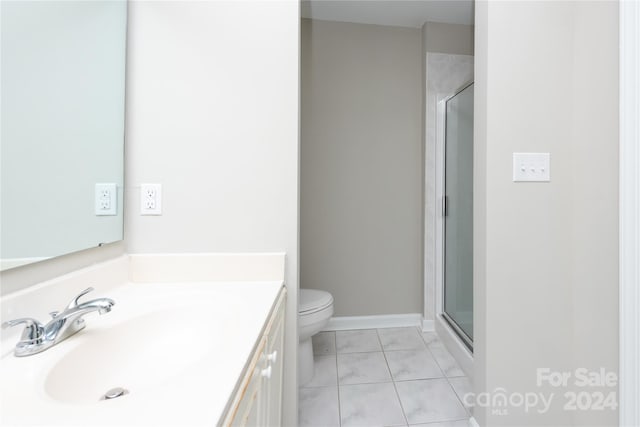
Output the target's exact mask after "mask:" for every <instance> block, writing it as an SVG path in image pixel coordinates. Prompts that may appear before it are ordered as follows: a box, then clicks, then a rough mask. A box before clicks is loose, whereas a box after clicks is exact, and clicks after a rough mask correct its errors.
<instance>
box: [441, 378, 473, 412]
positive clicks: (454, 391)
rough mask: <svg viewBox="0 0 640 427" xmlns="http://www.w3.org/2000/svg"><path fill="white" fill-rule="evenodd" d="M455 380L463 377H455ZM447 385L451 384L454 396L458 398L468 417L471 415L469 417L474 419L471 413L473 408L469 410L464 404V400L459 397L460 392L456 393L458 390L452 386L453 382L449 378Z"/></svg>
mask: <svg viewBox="0 0 640 427" xmlns="http://www.w3.org/2000/svg"><path fill="white" fill-rule="evenodd" d="M454 378H462V377H454ZM447 383H448V384H449V387H451V390H453V394H455V395H456V398H457V399H458V401H459V402H460V404H461V405H462V407H463V408H464V410H465V411H466V412H467V415H469V417H472V416H473V414H472V413H471V408H467V405H465V404H464V402H463V401H462V398H461V397H460V396H458V392H457V391H456V388H455V387H454V386H453V384H451V381H449V378H447ZM472 393H473V392H472Z"/></svg>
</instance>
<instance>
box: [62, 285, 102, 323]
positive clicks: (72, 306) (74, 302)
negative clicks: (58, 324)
mask: <svg viewBox="0 0 640 427" xmlns="http://www.w3.org/2000/svg"><path fill="white" fill-rule="evenodd" d="M93 290H94V289H93V287H91V286H89V287H88V288H87V289H85V290H84V291H82V292H80V293H79V294H78V295H77V296H76V297H75V298H73V299H72V300H71V302H70V303H69V304H68V305H67V310H71V309H72V308H74V307H77V306H78V300H79V299H80V298H82V297H83V296H85V295H86V294H88V293H89V292H91V291H93ZM54 317H55V316H54Z"/></svg>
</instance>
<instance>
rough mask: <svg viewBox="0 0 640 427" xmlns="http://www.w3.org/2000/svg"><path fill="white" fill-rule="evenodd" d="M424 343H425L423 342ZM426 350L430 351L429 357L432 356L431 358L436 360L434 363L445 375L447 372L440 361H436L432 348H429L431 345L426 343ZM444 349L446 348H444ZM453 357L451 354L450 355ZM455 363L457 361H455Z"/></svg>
mask: <svg viewBox="0 0 640 427" xmlns="http://www.w3.org/2000/svg"><path fill="white" fill-rule="evenodd" d="M425 344H426V343H425ZM427 350H429V353H431V357H433V360H435V361H436V364H437V365H438V368H440V370H441V371H442V373H443V374H444V375H445V377H446V376H447V373H446V372H445V370H444V368H443V367H442V365H441V364H440V362H439V361H438V358H437V357H436V355H435V354H433V350H431V346H430V345H428V344H427ZM445 350H446V349H445ZM452 357H453V356H452ZM456 363H457V362H456Z"/></svg>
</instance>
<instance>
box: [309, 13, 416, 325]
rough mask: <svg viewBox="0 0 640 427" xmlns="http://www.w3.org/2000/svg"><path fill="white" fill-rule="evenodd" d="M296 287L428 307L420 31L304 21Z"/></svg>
mask: <svg viewBox="0 0 640 427" xmlns="http://www.w3.org/2000/svg"><path fill="white" fill-rule="evenodd" d="M302 22H303V23H302V87H301V90H302V93H301V96H302V106H301V165H300V174H301V175H300V176H301V199H300V212H301V220H300V226H301V231H300V243H301V269H300V274H301V282H300V283H301V287H303V288H317V289H323V290H326V291H329V292H331V293H332V294H333V297H334V308H335V314H336V315H338V316H355V315H375V314H399V313H419V312H421V311H422V250H421V246H422V215H421V213H422V212H421V211H422V208H421V203H422V185H421V175H422V171H421V164H422V162H421V151H422V147H421V141H420V137H421V114H420V105H421V104H420V103H421V98H422V96H421V87H422V86H421V82H420V71H421V65H420V52H421V33H420V30H419V29H415V28H403V27H391V26H379V25H367V24H353V23H344V22H329V21H316V20H308V19H304V20H303V21H302Z"/></svg>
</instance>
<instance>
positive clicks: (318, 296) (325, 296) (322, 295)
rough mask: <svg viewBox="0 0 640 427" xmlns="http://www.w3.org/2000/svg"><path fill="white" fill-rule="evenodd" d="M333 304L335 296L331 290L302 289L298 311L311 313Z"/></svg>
mask: <svg viewBox="0 0 640 427" xmlns="http://www.w3.org/2000/svg"><path fill="white" fill-rule="evenodd" d="M331 304H333V297H332V296H331V294H330V293H329V292H325V291H319V290H316V289H300V305H299V306H298V313H300V314H303V313H310V312H314V311H318V310H322V309H324V308H326V307H327V306H329V305H331Z"/></svg>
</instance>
